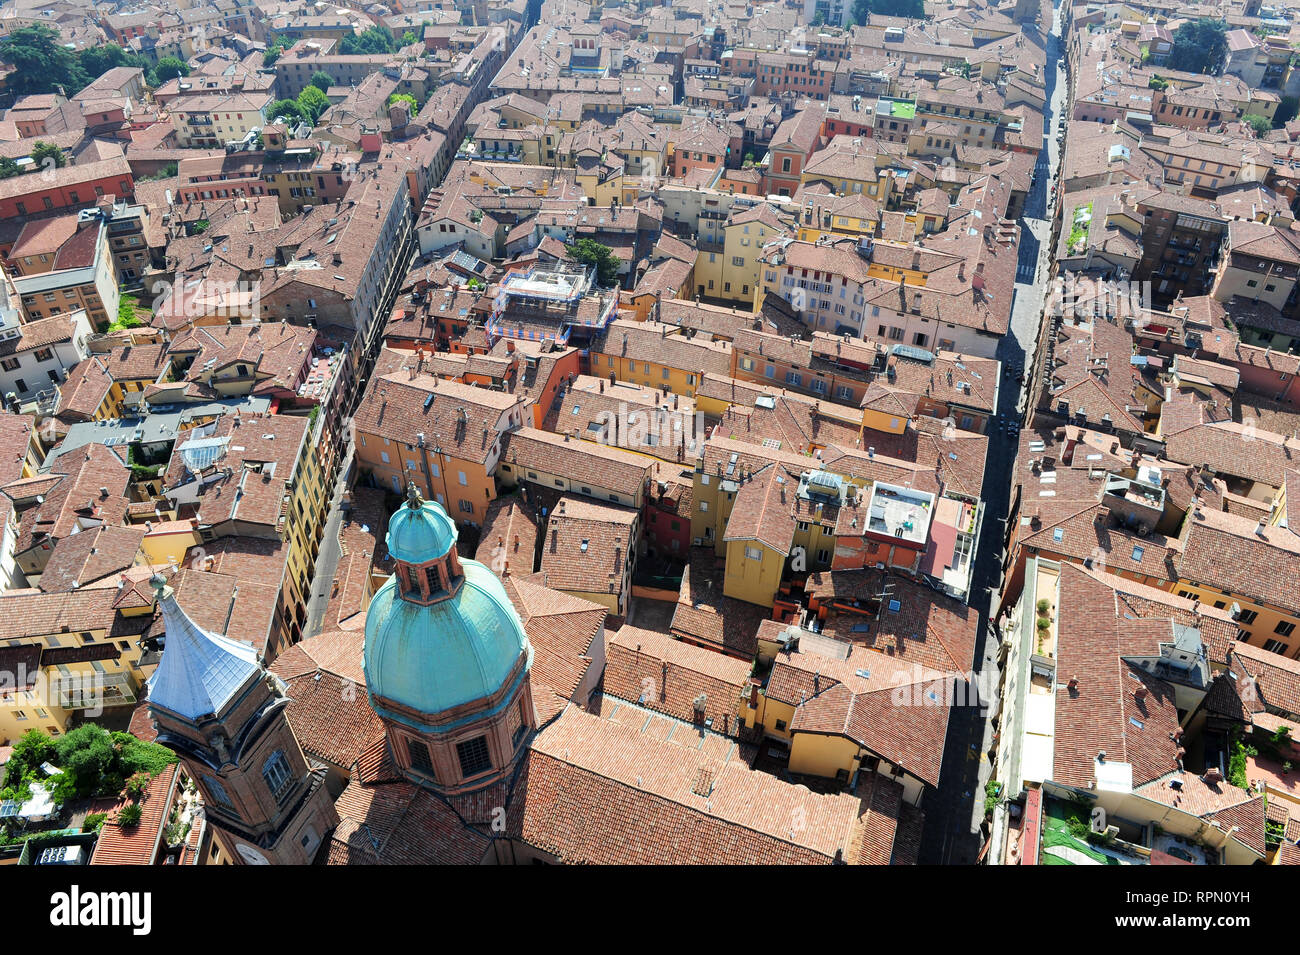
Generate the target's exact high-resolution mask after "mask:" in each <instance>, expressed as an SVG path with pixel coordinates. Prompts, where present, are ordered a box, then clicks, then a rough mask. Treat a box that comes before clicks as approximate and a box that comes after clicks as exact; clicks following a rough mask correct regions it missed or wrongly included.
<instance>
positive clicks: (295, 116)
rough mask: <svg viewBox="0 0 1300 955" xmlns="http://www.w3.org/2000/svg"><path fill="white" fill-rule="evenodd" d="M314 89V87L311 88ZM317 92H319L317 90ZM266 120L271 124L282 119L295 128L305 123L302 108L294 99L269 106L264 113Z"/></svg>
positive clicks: (278, 101)
mask: <svg viewBox="0 0 1300 955" xmlns="http://www.w3.org/2000/svg"><path fill="white" fill-rule="evenodd" d="M312 88H313V89H315V87H312ZM317 92H320V91H319V90H317ZM266 118H267V119H268V120H270V121H271V122H273V123H274V122H275V121H276V120H280V119H283V120H285V121H286V122H288V124H289V125H290V126H296V125H298V124H299V123H301V122H305V119H304V117H303V114H302V107H301V106H299V105H298V101H297V100H296V99H278V100H276V101H275V102H274V103H272V104H271V105H270V107H269V108H268V109H267V111H266Z"/></svg>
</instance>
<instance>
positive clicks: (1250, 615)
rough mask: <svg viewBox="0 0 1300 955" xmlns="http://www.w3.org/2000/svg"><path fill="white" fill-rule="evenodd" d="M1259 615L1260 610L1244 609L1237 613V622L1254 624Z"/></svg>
mask: <svg viewBox="0 0 1300 955" xmlns="http://www.w3.org/2000/svg"><path fill="white" fill-rule="evenodd" d="M1258 616H1259V611H1258V610H1243V611H1242V612H1241V613H1239V614H1237V623H1244V624H1252V623H1254V622H1255V618H1256V617H1258Z"/></svg>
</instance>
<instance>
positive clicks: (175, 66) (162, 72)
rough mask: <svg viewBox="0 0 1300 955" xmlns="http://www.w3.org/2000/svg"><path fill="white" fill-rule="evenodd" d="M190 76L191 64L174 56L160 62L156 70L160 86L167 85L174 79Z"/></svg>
mask: <svg viewBox="0 0 1300 955" xmlns="http://www.w3.org/2000/svg"><path fill="white" fill-rule="evenodd" d="M189 75H190V66H189V64H188V63H186V62H185V61H184V60H179V59H177V58H176V57H174V56H164V57H163V58H162V59H161V60H159V61H158V65H157V66H156V67H155V68H154V76H155V77H156V78H157V80H158V83H159V84H162V83H166V82H167V81H168V80H170V79H172V78H173V77H177V76H189Z"/></svg>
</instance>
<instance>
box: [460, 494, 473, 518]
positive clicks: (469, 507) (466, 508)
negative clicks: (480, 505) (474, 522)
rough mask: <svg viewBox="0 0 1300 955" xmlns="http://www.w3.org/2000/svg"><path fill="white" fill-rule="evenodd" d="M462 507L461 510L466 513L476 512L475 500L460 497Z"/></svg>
mask: <svg viewBox="0 0 1300 955" xmlns="http://www.w3.org/2000/svg"><path fill="white" fill-rule="evenodd" d="M460 509H461V512H462V513H464V514H473V513H474V502H473V501H467V500H465V499H464V498H463V497H462V498H461V499H460Z"/></svg>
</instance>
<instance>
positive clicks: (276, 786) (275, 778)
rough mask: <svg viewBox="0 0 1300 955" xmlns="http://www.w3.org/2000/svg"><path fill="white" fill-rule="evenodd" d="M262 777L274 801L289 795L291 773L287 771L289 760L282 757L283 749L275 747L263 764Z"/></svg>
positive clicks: (291, 780)
mask: <svg viewBox="0 0 1300 955" xmlns="http://www.w3.org/2000/svg"><path fill="white" fill-rule="evenodd" d="M262 779H264V780H265V781H266V788H267V789H269V790H270V791H271V795H272V796H274V797H275V801H276V802H282V801H283V800H284V797H285V796H287V795H289V790H290V789H291V788H292V785H293V775H292V774H291V773H290V772H289V761H288V760H287V759H285V758H284V753H283V751H281V750H278V749H277V750H276V751H275V752H274V753H272V754H271V755H270V757H269V758H268V759H267V761H266V762H265V763H264V764H263V766H262Z"/></svg>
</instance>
